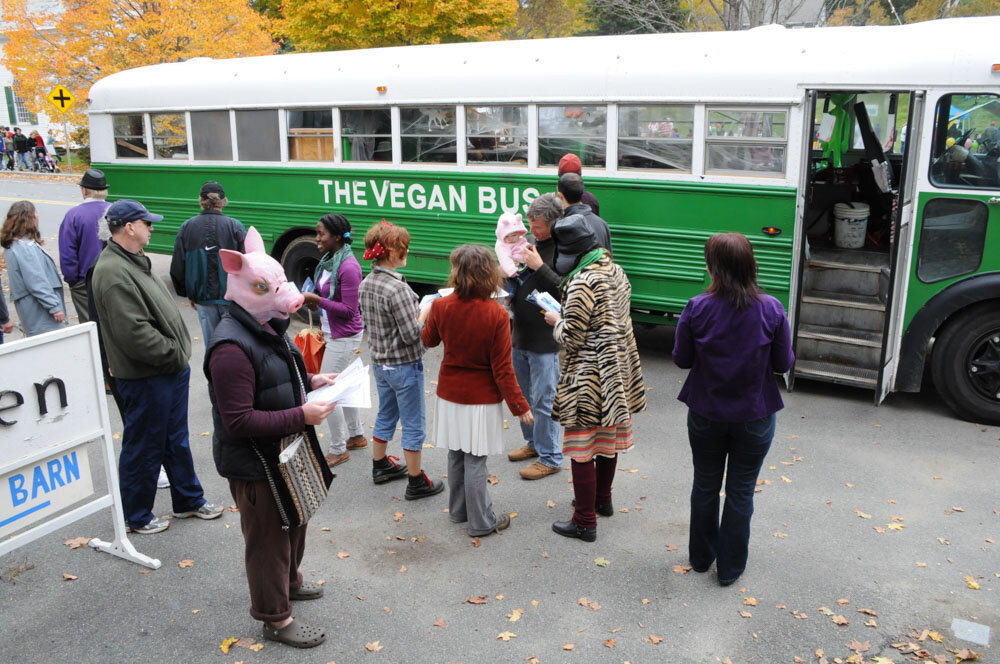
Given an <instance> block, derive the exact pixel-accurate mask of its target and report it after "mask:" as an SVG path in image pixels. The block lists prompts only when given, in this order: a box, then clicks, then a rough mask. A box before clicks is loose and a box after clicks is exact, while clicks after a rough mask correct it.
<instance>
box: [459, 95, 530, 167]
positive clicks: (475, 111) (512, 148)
mask: <svg viewBox="0 0 1000 664" xmlns="http://www.w3.org/2000/svg"><path fill="white" fill-rule="evenodd" d="M465 127H466V132H465V137H466V149H467V154H468V157H467V158H468V162H469V164H496V163H502V164H519V165H522V166H524V165H527V163H528V107H527V106H467V107H466V108H465Z"/></svg>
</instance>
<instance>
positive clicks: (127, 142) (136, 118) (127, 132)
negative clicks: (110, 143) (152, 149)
mask: <svg viewBox="0 0 1000 664" xmlns="http://www.w3.org/2000/svg"><path fill="white" fill-rule="evenodd" d="M111 122H112V125H113V127H114V137H115V156H116V157H122V158H125V159H146V158H147V157H148V156H149V155H148V153H147V152H146V132H145V130H144V129H143V126H142V115H138V114H137V115H112V116H111Z"/></svg>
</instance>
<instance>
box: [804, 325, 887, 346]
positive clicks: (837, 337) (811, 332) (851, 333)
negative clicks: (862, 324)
mask: <svg viewBox="0 0 1000 664" xmlns="http://www.w3.org/2000/svg"><path fill="white" fill-rule="evenodd" d="M799 339H816V340H820V341H834V342H836V343H841V344H849V345H852V346H868V347H870V348H881V347H882V334H881V333H880V332H872V331H869V330H850V329H847V328H843V327H828V326H826V325H808V324H802V325H799Z"/></svg>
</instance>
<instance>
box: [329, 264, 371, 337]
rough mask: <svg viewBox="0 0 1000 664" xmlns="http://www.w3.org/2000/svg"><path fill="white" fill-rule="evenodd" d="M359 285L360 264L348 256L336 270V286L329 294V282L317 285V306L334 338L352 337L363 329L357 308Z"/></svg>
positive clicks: (359, 311)
mask: <svg viewBox="0 0 1000 664" xmlns="http://www.w3.org/2000/svg"><path fill="white" fill-rule="evenodd" d="M360 285H361V265H360V264H359V263H358V259H357V258H355V257H354V256H353V255H352V256H348V257H347V259H346V260H344V262H343V263H341V264H340V269H339V270H337V287H336V288H335V289H334V291H333V297H331V296H330V282H329V281H323V283H322V285H321V286H319V296H320V301H319V306H320V307H321V308H322V309H323V311H324V312H325V313H326V318H327V322H328V323H329V324H330V336H331V337H333V338H334V339H342V338H344V337H352V336H354V335H355V334H357V333H358V332H361V331H362V330H363V329H364V325H363V324H362V323H361V310H360V309H358V286H360Z"/></svg>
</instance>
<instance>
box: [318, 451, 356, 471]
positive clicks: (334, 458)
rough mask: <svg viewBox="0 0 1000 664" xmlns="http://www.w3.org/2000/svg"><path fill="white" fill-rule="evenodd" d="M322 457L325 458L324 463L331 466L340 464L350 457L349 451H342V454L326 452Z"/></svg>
mask: <svg viewBox="0 0 1000 664" xmlns="http://www.w3.org/2000/svg"><path fill="white" fill-rule="evenodd" d="M323 458H324V459H326V465H328V466H330V467H331V468H333V467H334V466H336V465H339V464H342V463H344V462H345V461H347V460H348V459H350V458H351V453H350V452H344V453H343V454H333V453H332V452H331V453H330V454H327V455H326V456H325V457H323Z"/></svg>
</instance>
